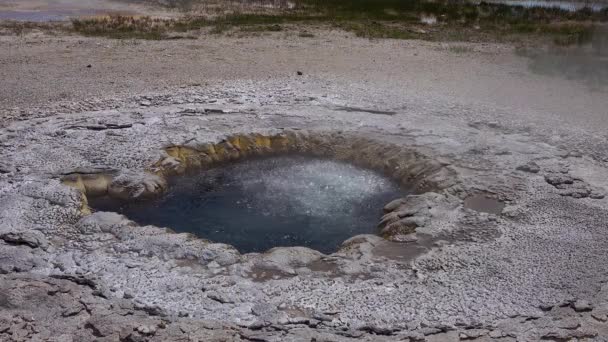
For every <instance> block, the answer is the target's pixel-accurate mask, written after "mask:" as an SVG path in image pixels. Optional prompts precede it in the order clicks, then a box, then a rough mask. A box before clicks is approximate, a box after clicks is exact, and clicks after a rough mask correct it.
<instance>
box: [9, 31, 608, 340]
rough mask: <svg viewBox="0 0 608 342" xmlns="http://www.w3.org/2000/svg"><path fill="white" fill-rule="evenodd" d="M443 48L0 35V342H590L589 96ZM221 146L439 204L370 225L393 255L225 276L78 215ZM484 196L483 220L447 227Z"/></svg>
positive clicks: (294, 263)
mask: <svg viewBox="0 0 608 342" xmlns="http://www.w3.org/2000/svg"><path fill="white" fill-rule="evenodd" d="M455 44H456V43H429V42H420V41H397V40H380V41H370V40H364V39H357V38H353V37H350V36H347V35H346V34H345V33H343V32H339V31H319V32H315V35H314V37H312V38H304V37H297V36H295V35H292V34H285V33H273V34H269V35H262V36H259V37H246V38H237V37H216V36H208V37H207V36H206V37H204V38H199V39H196V40H181V41H115V40H105V39H91V38H82V37H76V36H47V35H45V34H43V33H34V34H28V35H26V36H21V37H14V36H3V37H0V77H1V78H2V83H1V86H2V88H1V92H0V104H1V105H0V118H1V120H2V121H1V125H0V126H1V127H2V128H0V146H1V147H2V148H1V150H0V340H2V341H4V340H8V341H12V340H15V341H25V340H42V341H47V340H48V341H91V340H99V341H174V340H175V341H188V340H192V341H239V340H242V341H425V340H426V341H458V340H476V341H494V340H496V341H535V340H556V341H566V340H572V339H578V340H586V341H606V340H607V339H608V286H607V285H606V281H607V280H608V269H607V268H606V267H605V265H606V264H607V263H608V254H606V253H605V251H606V247H607V246H608V232H606V228H607V226H608V211H607V210H608V199H607V198H606V196H605V195H606V190H608V180H607V178H606V174H607V168H606V162H607V161H608V150H607V147H608V145H607V143H606V133H605V132H606V128H607V127H606V125H607V123H608V120H606V119H607V115H608V112H607V108H608V92H607V91H606V89H603V88H601V87H599V88H598V87H593V88H590V87H589V85H588V84H585V83H584V82H579V81H575V80H567V79H562V78H559V77H550V76H543V75H536V74H532V73H530V72H528V70H527V63H528V62H529V61H528V60H527V59H526V58H524V57H520V56H517V55H516V54H515V53H514V48H513V47H512V46H506V45H495V44H466V45H465V44H456V45H458V46H465V47H466V48H464V49H463V48H461V49H451V48H450V46H453V45H455ZM89 66H90V67H89ZM297 71H301V73H302V75H298V74H297ZM234 137H250V138H247V139H249V140H246V141H254V140H255V139H256V137H281V139H283V137H292V138H289V139H291V140H290V141H296V142H297V144H300V145H301V146H307V144H308V143H307V142H310V141H314V142H315V143H314V144H312V145H314V146H315V147H320V148H323V149H327V151H334V149H335V145H336V143H335V142H336V141H338V142H342V145H341V146H356V147H357V148H358V149H360V150H358V151H357V152H359V153H358V154H353V155H357V157H359V158H363V159H365V160H366V161H369V164H370V165H373V166H375V167H376V168H380V169H381V168H384V169H385V170H387V168H393V169H391V174H397V175H404V174H407V175H413V174H416V172H415V171H416V170H420V172H419V173H418V174H417V176H416V177H414V178H416V179H427V178H428V179H432V182H430V183H428V184H441V185H433V186H429V187H425V188H424V189H423V190H421V191H420V192H419V193H418V194H416V195H410V196H407V197H406V198H404V199H400V200H397V201H396V202H393V203H391V204H390V205H388V206H387V208H385V211H386V212H387V215H386V216H385V221H386V222H384V223H385V224H386V223H390V224H392V223H395V222H406V223H403V224H402V225H401V226H398V229H405V230H406V231H405V233H407V234H408V239H407V241H410V242H407V243H397V242H394V241H387V240H386V239H384V238H382V237H379V236H374V235H362V236H357V237H353V238H352V239H350V240H347V241H346V242H345V243H344V244H343V246H342V248H341V249H340V250H339V251H338V252H337V253H334V254H332V255H323V254H321V253H319V252H317V251H314V250H310V249H307V248H303V247H299V248H298V247H296V248H276V249H273V250H270V251H268V252H266V253H261V254H245V255H242V254H240V253H238V251H236V250H235V249H234V248H232V247H231V246H228V245H224V244H220V243H214V242H210V241H206V240H203V239H199V238H197V237H193V236H191V235H188V234H176V233H174V232H172V231H171V230H170V229H166V228H162V227H154V226H145V227H140V226H138V225H137V224H135V223H133V222H131V221H129V220H128V219H127V218H125V217H122V216H120V215H118V214H114V213H103V212H97V213H93V214H90V213H89V211H88V208H86V200H85V197H83V192H82V191H80V190H85V191H84V192H85V193H86V194H87V195H89V194H90V193H91V191H90V190H91V188H93V187H97V186H100V185H99V184H102V185H101V187H104V189H101V190H100V189H99V188H95V189H94V190H95V191H100V192H103V191H106V192H114V193H120V194H121V196H123V195H124V196H126V197H137V196H140V195H141V194H146V193H147V192H151V191H152V192H153V190H154V189H157V188H158V187H162V181H160V180H159V177H160V176H159V174H162V173H163V172H166V171H167V170H180V169H181V168H182V165H183V164H184V163H188V162H191V161H192V159H188V156H186V155H184V153H181V154H180V152H179V151H189V152H188V153H190V155H195V156H196V157H197V158H201V159H200V160H204V159H205V158H212V157H213V155H214V154H216V153H217V151H218V150H217V147H218V146H221V148H222V151H228V152H230V153H232V154H233V155H234V156H235V158H238V155H239V154H240V153H241V151H242V150H239V149H240V148H244V147H242V146H243V145H242V144H243V142H244V141H245V140H239V139H241V138H239V139H237V140H234V139H235V138H234ZM293 137H295V138H293ZM231 139H232V140H231ZM260 139H261V138H260ZM286 139H287V138H286ZM261 141H265V140H263V139H261ZM353 141H354V142H357V144H353V145H349V144H348V142H353ZM358 142H366V143H365V144H359V143H358ZM264 144H267V145H268V146H270V145H272V139H270V140H269V142H267V143H266V142H262V143H257V145H255V144H254V145H255V146H254V145H248V146H253V147H252V149H253V150H255V149H256V148H258V147H259V146H258V145H260V146H262V145H264ZM300 145H298V146H300ZM210 146H214V147H213V150H214V152H213V153H211V152H209V147H210ZM256 146H258V147H256ZM376 146H383V147H382V148H381V149H380V148H376ZM386 146H388V147H386ZM385 147H386V148H385ZM253 150H252V151H253ZM176 151H177V152H176ZM412 151H414V152H415V156H416V158H413V157H412V153H414V152H412ZM342 153H345V154H348V151H345V150H340V154H339V155H344V154H342ZM324 154H325V155H335V154H336V153H329V152H328V153H324ZM408 156H409V157H408ZM379 158H381V160H379ZM408 158H409V159H408ZM347 159H348V158H347ZM353 159H356V158H353ZM408 160H416V161H418V160H424V161H425V162H424V163H425V165H427V164H428V165H431V166H430V169H427V168H420V169H417V168H416V167H414V166H408V165H401V164H399V163H400V161H408ZM402 167H403V168H406V169H407V168H408V167H409V169H408V170H409V171H407V172H405V171H404V172H405V173H404V172H399V171H394V168H402ZM158 168H161V169H162V170H160V171H159V169H158ZM100 177H101V178H103V182H101V183H100V182H97V183H94V182H91V183H86V182H85V180H86V179H101V178H100ZM104 177H108V178H104ZM425 177H426V178H425ZM66 179H68V180H71V182H72V183H70V182H66ZM74 182H75V184H76V185H75V186H74V184H73V183H74ZM65 183H70V184H65ZM87 184H88V185H87ZM424 184H427V183H426V181H425V183H424ZM69 185H72V186H69ZM87 186H88V187H89V188H87ZM79 187H80V188H79ZM83 187H84V188H83ZM79 189H80V190H79ZM111 189H112V190H111ZM479 194H483V195H485V196H489V197H492V198H496V199H499V200H501V201H503V202H504V203H505V204H506V206H505V208H504V210H503V212H502V214H500V215H494V214H488V213H483V212H479V211H476V210H472V209H470V208H467V207H465V205H464V201H463V200H464V199H465V198H467V197H468V196H475V195H479ZM379 209H380V208H379ZM399 232H403V231H399ZM391 233H394V232H391ZM397 235H399V234H397ZM416 239H418V241H413V240H416ZM429 241H430V242H429ZM411 250H416V251H417V252H416V253H411Z"/></svg>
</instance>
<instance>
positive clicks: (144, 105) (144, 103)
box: [139, 100, 152, 107]
mask: <svg viewBox="0 0 608 342" xmlns="http://www.w3.org/2000/svg"><path fill="white" fill-rule="evenodd" d="M139 105H140V106H142V107H148V106H151V105H152V102H150V101H147V100H146V101H141V102H140V103H139Z"/></svg>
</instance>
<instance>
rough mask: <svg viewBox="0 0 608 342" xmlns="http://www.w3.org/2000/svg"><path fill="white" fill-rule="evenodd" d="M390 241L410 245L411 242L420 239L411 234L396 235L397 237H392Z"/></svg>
mask: <svg viewBox="0 0 608 342" xmlns="http://www.w3.org/2000/svg"><path fill="white" fill-rule="evenodd" d="M390 241H393V242H402V243H409V242H416V241H418V237H417V236H416V233H411V234H406V235H402V234H396V235H392V236H391V237H390Z"/></svg>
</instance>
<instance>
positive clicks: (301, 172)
mask: <svg viewBox="0 0 608 342" xmlns="http://www.w3.org/2000/svg"><path fill="white" fill-rule="evenodd" d="M404 194H405V192H404V191H403V190H402V189H401V188H400V187H399V186H398V185H397V184H396V183H395V182H393V181H391V180H390V179H388V178H386V177H384V176H382V175H380V174H377V173H375V172H373V171H370V170H366V169H361V168H358V167H355V166H352V165H350V164H345V163H340V162H335V161H329V160H321V159H310V158H306V157H273V158H266V159H259V160H250V161H245V162H241V163H237V164H234V165H229V166H226V167H222V168H216V169H212V170H208V171H204V172H201V173H197V174H195V175H189V176H182V177H176V178H174V179H172V180H171V185H170V190H169V191H168V193H167V194H166V195H164V196H163V197H162V198H159V199H157V200H152V201H148V202H138V203H120V202H116V201H112V200H108V199H93V200H91V201H90V204H91V206H92V207H93V208H94V209H97V210H104V211H117V212H120V213H122V214H124V215H126V216H127V217H129V218H130V219H132V220H134V221H136V222H138V223H139V224H142V225H147V224H153V225H156V226H161V227H170V228H172V229H174V230H176V231H177V232H190V233H194V234H196V235H198V236H199V237H202V238H205V239H209V240H212V241H215V242H223V243H228V244H231V245H233V246H235V247H236V248H237V249H238V250H239V251H241V252H243V253H247V252H263V251H266V250H268V249H270V248H272V247H277V246H306V247H310V248H313V249H316V250H318V251H321V252H323V253H331V252H334V251H336V250H337V247H338V246H339V245H340V244H341V243H342V242H343V241H344V240H346V239H348V238H350V237H352V236H354V235H358V234H370V233H371V234H374V233H376V232H377V228H376V227H377V224H378V222H379V220H380V217H381V215H382V207H383V206H384V205H385V204H386V203H388V202H389V201H391V200H393V199H395V198H399V197H402V196H404Z"/></svg>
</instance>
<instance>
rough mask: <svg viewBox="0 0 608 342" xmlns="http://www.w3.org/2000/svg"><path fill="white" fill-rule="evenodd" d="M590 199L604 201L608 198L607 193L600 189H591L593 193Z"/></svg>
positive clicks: (590, 194)
mask: <svg viewBox="0 0 608 342" xmlns="http://www.w3.org/2000/svg"><path fill="white" fill-rule="evenodd" d="M589 197H590V198H593V199H602V198H604V197H606V193H605V192H604V191H602V190H600V189H591V193H589Z"/></svg>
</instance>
